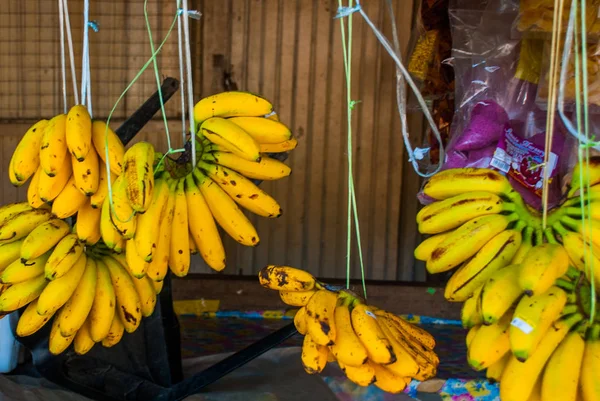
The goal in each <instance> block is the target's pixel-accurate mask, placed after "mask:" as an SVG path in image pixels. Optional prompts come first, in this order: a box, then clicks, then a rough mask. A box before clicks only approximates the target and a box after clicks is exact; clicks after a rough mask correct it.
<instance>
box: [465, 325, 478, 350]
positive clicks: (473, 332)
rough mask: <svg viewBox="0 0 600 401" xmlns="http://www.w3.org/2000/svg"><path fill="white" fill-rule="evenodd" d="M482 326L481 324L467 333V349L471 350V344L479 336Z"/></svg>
mask: <svg viewBox="0 0 600 401" xmlns="http://www.w3.org/2000/svg"><path fill="white" fill-rule="evenodd" d="M481 326H482V325H481V324H479V325H475V326H472V327H471V328H470V329H469V331H467V335H466V336H465V344H466V345H467V348H469V347H470V346H471V343H472V342H473V339H474V338H475V336H476V335H477V332H478V331H479V329H480V328H481Z"/></svg>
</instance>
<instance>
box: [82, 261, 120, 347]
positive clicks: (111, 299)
mask: <svg viewBox="0 0 600 401" xmlns="http://www.w3.org/2000/svg"><path fill="white" fill-rule="evenodd" d="M95 262H96V270H97V273H98V278H97V280H96V292H95V294H94V302H93V303H92V309H90V313H89V316H88V320H89V325H90V336H91V337H92V339H93V341H94V342H96V343H97V342H100V341H102V340H103V339H104V338H105V337H106V336H107V335H108V331H109V330H110V326H111V324H112V321H113V317H114V315H115V305H116V298H115V289H114V287H113V284H112V280H111V278H110V272H109V271H108V268H107V267H106V265H105V264H104V262H103V261H102V260H100V259H98V260H96V261H95Z"/></svg>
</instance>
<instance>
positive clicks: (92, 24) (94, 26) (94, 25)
mask: <svg viewBox="0 0 600 401" xmlns="http://www.w3.org/2000/svg"><path fill="white" fill-rule="evenodd" d="M88 26H89V27H90V28H92V29H93V30H94V32H98V31H99V30H100V27H99V25H98V22H97V21H88Z"/></svg>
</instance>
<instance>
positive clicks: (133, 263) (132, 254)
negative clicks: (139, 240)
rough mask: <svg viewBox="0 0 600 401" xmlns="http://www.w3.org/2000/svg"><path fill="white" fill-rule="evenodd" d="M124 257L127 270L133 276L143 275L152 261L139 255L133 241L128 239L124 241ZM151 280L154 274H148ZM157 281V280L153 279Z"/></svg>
mask: <svg viewBox="0 0 600 401" xmlns="http://www.w3.org/2000/svg"><path fill="white" fill-rule="evenodd" d="M125 259H126V261H127V266H128V267H129V271H130V272H131V275H132V276H134V277H143V276H144V275H145V274H146V273H147V272H148V269H149V268H150V265H151V263H152V262H146V261H145V260H144V258H142V257H141V256H140V254H139V253H138V250H137V248H136V246H135V241H134V240H132V239H130V240H127V241H126V242H125ZM150 277H151V278H152V279H153V280H154V279H155V278H157V277H155V275H154V274H152V275H151V276H150ZM155 281H158V280H155Z"/></svg>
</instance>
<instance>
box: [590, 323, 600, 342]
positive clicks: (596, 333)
mask: <svg viewBox="0 0 600 401" xmlns="http://www.w3.org/2000/svg"><path fill="white" fill-rule="evenodd" d="M587 334H588V336H587V340H588V341H597V340H598V338H600V323H597V322H595V323H593V324H592V327H590V329H589V330H588V332H587Z"/></svg>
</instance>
